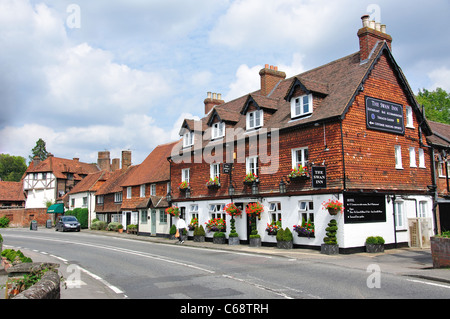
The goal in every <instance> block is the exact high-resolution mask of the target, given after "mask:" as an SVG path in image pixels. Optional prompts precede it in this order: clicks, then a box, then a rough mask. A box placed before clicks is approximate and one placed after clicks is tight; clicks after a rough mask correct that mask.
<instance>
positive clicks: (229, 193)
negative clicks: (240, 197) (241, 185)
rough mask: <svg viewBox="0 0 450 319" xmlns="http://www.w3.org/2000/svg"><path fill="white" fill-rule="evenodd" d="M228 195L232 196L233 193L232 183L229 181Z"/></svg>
mask: <svg viewBox="0 0 450 319" xmlns="http://www.w3.org/2000/svg"><path fill="white" fill-rule="evenodd" d="M228 195H230V196H233V195H234V187H233V184H231V183H230V186H228Z"/></svg>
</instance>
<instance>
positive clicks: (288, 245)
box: [277, 240, 294, 249]
mask: <svg viewBox="0 0 450 319" xmlns="http://www.w3.org/2000/svg"><path fill="white" fill-rule="evenodd" d="M293 246H294V245H293V242H292V240H290V241H277V248H279V249H292V248H293Z"/></svg>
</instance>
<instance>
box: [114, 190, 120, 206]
mask: <svg viewBox="0 0 450 319" xmlns="http://www.w3.org/2000/svg"><path fill="white" fill-rule="evenodd" d="M121 202H122V192H118V193H114V203H121Z"/></svg>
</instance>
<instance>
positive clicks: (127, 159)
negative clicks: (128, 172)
mask: <svg viewBox="0 0 450 319" xmlns="http://www.w3.org/2000/svg"><path fill="white" fill-rule="evenodd" d="M130 166H131V151H122V168H124V169H128V167H130Z"/></svg>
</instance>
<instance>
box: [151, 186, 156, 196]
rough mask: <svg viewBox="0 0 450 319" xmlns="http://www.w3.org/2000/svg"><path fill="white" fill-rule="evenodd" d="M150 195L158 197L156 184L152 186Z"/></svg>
mask: <svg viewBox="0 0 450 319" xmlns="http://www.w3.org/2000/svg"><path fill="white" fill-rule="evenodd" d="M150 195H152V196H156V184H151V185H150Z"/></svg>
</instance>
